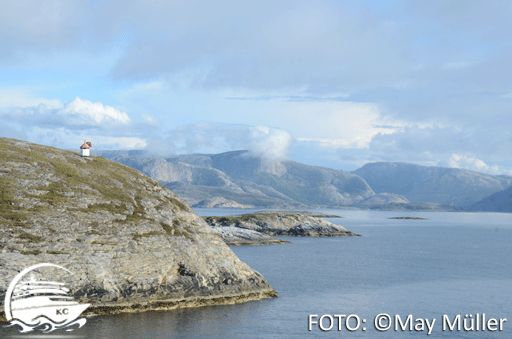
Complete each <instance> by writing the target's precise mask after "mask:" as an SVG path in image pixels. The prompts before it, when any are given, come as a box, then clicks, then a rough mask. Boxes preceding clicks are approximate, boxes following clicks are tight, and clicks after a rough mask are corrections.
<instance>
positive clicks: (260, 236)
mask: <svg viewBox="0 0 512 339" xmlns="http://www.w3.org/2000/svg"><path fill="white" fill-rule="evenodd" d="M319 215H322V216H323V217H329V218H340V217H339V216H337V215H330V214H320V213H315V212H308V211H261V212H256V213H251V214H242V215H236V216H204V217H203V219H204V220H205V221H206V223H207V224H208V225H210V226H211V227H212V229H213V230H214V231H215V232H216V233H217V234H219V235H220V236H221V238H222V239H223V240H224V241H225V242H226V244H227V245H228V246H236V245H242V244H243V245H266V244H273V243H287V242H286V241H283V240H281V239H276V238H273V237H272V236H293V237H346V236H358V235H359V234H355V233H353V232H350V231H348V230H347V229H346V228H344V227H342V226H339V225H336V224H333V223H331V222H329V221H327V220H325V219H323V218H321V217H319ZM240 237H242V238H243V239H240Z"/></svg>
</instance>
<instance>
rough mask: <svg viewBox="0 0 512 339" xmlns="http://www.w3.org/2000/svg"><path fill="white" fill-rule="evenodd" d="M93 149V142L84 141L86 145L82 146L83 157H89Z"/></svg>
mask: <svg viewBox="0 0 512 339" xmlns="http://www.w3.org/2000/svg"><path fill="white" fill-rule="evenodd" d="M91 147H92V144H91V142H87V141H85V140H84V144H83V145H82V146H80V150H81V151H82V156H83V157H88V156H89V155H90V154H89V149H90V148H91Z"/></svg>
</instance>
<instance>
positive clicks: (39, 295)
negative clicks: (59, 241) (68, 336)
mask: <svg viewBox="0 0 512 339" xmlns="http://www.w3.org/2000/svg"><path fill="white" fill-rule="evenodd" d="M45 266H52V267H57V268H61V269H63V270H66V271H68V272H69V270H67V269H65V268H64V267H61V266H58V265H54V264H38V265H34V266H31V267H29V268H27V269H25V270H23V271H22V272H21V273H20V274H18V275H17V276H16V277H15V278H14V280H13V281H12V282H11V284H10V286H9V288H8V290H7V293H6V300H5V315H6V318H7V320H8V321H10V322H11V324H17V325H20V326H21V327H22V331H21V332H29V331H32V330H33V329H35V328H39V327H42V328H39V329H40V330H42V331H43V332H46V333H47V332H51V331H53V330H55V329H59V328H65V327H68V326H70V325H74V324H78V325H79V327H82V326H83V325H84V324H85V322H86V319H79V320H78V321H75V319H76V318H78V317H79V316H80V314H81V313H82V312H83V311H84V310H85V309H86V308H87V307H89V306H90V304H79V303H78V302H75V301H73V298H72V297H71V296H69V295H68V293H69V289H67V288H66V287H65V284H64V283H60V282H54V281H45V280H36V279H35V277H34V276H33V275H31V276H30V278H29V279H28V280H23V281H21V280H22V278H23V276H24V275H26V274H27V273H29V272H30V271H32V270H34V269H37V268H41V267H45ZM69 273H71V272H69Z"/></svg>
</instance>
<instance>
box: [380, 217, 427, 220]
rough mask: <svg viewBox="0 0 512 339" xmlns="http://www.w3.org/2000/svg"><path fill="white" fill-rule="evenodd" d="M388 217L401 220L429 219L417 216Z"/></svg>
mask: <svg viewBox="0 0 512 339" xmlns="http://www.w3.org/2000/svg"><path fill="white" fill-rule="evenodd" d="M388 219H402V220H430V219H429V218H418V217H392V218H388Z"/></svg>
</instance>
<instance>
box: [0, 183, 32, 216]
mask: <svg viewBox="0 0 512 339" xmlns="http://www.w3.org/2000/svg"><path fill="white" fill-rule="evenodd" d="M14 189H15V187H14V185H13V184H12V182H11V181H9V180H7V179H5V178H0V216H1V217H2V218H4V219H7V220H12V221H13V222H14V223H15V224H16V225H19V222H20V221H21V220H25V219H27V218H28V216H27V214H26V213H24V212H19V210H20V208H19V207H18V206H15V204H16V203H17V202H18V200H16V199H14V198H13V191H14Z"/></svg>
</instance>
